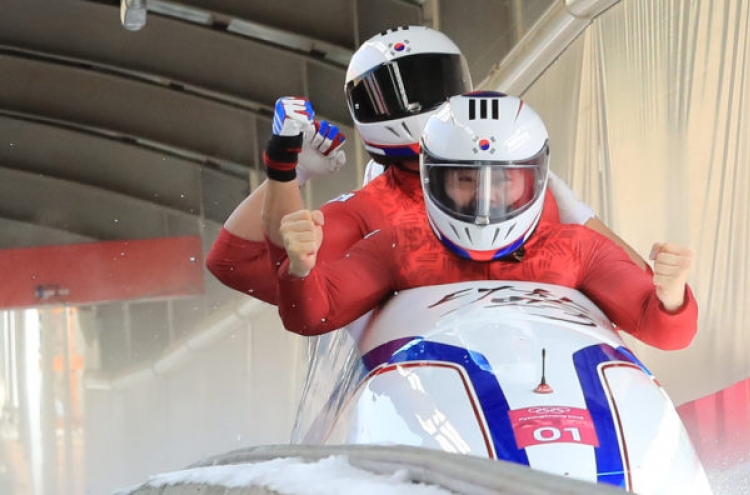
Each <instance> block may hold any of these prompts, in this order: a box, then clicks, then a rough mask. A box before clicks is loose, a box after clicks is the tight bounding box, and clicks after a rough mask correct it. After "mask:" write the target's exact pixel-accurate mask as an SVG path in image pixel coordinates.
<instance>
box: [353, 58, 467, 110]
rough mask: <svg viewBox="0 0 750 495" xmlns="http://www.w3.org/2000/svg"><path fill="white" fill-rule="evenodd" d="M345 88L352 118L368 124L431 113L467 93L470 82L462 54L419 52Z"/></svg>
mask: <svg viewBox="0 0 750 495" xmlns="http://www.w3.org/2000/svg"><path fill="white" fill-rule="evenodd" d="M345 89H346V96H347V100H348V103H349V108H350V110H351V112H352V114H353V115H354V117H355V118H356V119H357V120H358V121H359V122H363V123H369V122H381V121H384V120H392V119H398V118H404V117H409V116H411V115H417V114H420V113H422V112H426V111H428V110H432V109H434V108H436V107H438V106H439V105H440V104H442V103H444V102H445V100H446V99H447V98H449V97H451V96H455V95H459V94H462V93H465V92H466V91H470V90H471V79H470V77H469V71H468V68H467V66H466V62H465V60H464V58H463V57H462V56H461V55H449V54H445V53H420V54H416V55H409V56H406V57H403V58H399V59H397V60H394V61H393V62H391V63H389V64H385V65H381V66H378V67H376V68H375V69H373V70H371V71H370V72H367V73H365V74H364V75H363V76H362V77H360V78H357V79H355V80H353V81H350V82H349V83H347V85H346V88H345Z"/></svg>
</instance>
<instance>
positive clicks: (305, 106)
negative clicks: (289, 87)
mask: <svg viewBox="0 0 750 495" xmlns="http://www.w3.org/2000/svg"><path fill="white" fill-rule="evenodd" d="M314 118H315V111H314V110H313V107H312V104H311V103H310V100H308V99H307V98H304V97H302V96H285V97H283V98H279V99H278V100H276V106H275V107H274V112H273V126H272V127H271V130H272V131H273V133H274V135H276V136H297V135H299V134H302V133H304V132H305V131H307V130H308V129H309V128H310V127H312V126H313V119H314Z"/></svg>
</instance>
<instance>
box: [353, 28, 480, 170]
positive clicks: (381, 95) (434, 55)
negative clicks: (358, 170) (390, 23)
mask: <svg viewBox="0 0 750 495" xmlns="http://www.w3.org/2000/svg"><path fill="white" fill-rule="evenodd" d="M471 89H472V86H471V77H470V75H469V70H468V66H467V65H466V60H465V59H464V56H463V55H462V54H461V50H459V49H458V47H457V46H456V44H455V43H453V41H451V40H450V38H448V37H447V36H446V35H444V34H443V33H441V32H439V31H435V30H434V29H431V28H428V27H425V26H405V27H399V28H396V29H392V30H388V31H384V32H382V33H380V34H378V35H375V36H373V37H372V38H370V39H369V40H367V41H366V42H365V43H364V44H363V45H362V46H361V47H360V48H359V49H358V50H357V51H356V52H355V53H354V55H353V56H352V58H351V60H350V62H349V68H348V69H347V71H346V84H345V86H344V90H345V92H346V99H347V102H348V104H349V112H350V113H351V115H352V119H353V120H354V127H355V128H356V129H357V131H358V132H359V134H360V136H361V137H362V140H363V141H364V144H365V148H366V149H367V151H368V152H369V153H370V155H371V156H372V157H373V159H375V160H376V161H378V162H380V163H385V164H390V163H393V162H395V161H400V160H402V159H404V158H407V159H408V158H414V159H416V158H417V157H418V156H419V138H420V136H421V135H422V130H423V129H424V125H425V124H426V123H427V119H428V118H429V117H430V116H431V115H432V114H433V113H434V112H435V110H436V109H437V108H438V107H439V106H440V105H441V104H443V103H444V102H445V100H446V99H447V98H448V97H450V96H455V95H458V94H462V93H465V92H467V91H471Z"/></svg>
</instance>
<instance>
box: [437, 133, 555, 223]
mask: <svg viewBox="0 0 750 495" xmlns="http://www.w3.org/2000/svg"><path fill="white" fill-rule="evenodd" d="M547 167H548V153H547V147H546V146H545V147H544V149H542V151H540V152H539V153H538V154H537V155H535V156H534V157H532V158H530V159H528V160H523V161H516V162H487V161H481V162H464V163H456V162H452V163H451V162H446V161H442V160H435V159H433V158H431V157H430V156H429V154H428V153H424V154H423V170H424V174H425V175H424V177H425V179H424V180H425V189H426V192H427V194H429V195H430V197H431V199H432V201H433V202H434V203H435V204H436V205H437V206H438V207H439V208H440V209H441V210H442V211H444V212H445V213H446V214H448V215H450V216H451V217H453V218H455V219H457V220H460V221H463V222H468V223H473V224H475V225H489V224H494V223H498V222H502V221H505V220H509V219H511V218H513V217H515V216H517V215H520V214H521V213H522V212H524V211H526V209H527V208H528V207H529V206H530V205H531V204H532V203H533V202H534V201H535V200H536V199H537V198H538V197H539V196H540V195H541V194H542V192H543V191H544V187H545V181H546V177H547Z"/></svg>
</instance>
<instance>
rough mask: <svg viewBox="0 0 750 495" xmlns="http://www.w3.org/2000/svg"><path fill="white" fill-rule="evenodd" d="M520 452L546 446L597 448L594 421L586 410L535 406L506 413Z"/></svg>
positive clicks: (597, 440) (597, 442)
mask: <svg viewBox="0 0 750 495" xmlns="http://www.w3.org/2000/svg"><path fill="white" fill-rule="evenodd" d="M508 414H509V415H510V423H511V425H512V426H513V432H514V433H515V434H516V444H517V445H518V448H519V449H524V448H526V447H529V446H531V445H542V444H547V443H580V444H583V445H591V446H592V447H598V446H599V439H598V438H597V436H596V429H595V428H594V422H593V421H592V419H591V414H589V412H588V411H587V410H586V409H579V408H576V407H567V406H536V407H526V408H524V409H514V410H513V411H508Z"/></svg>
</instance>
